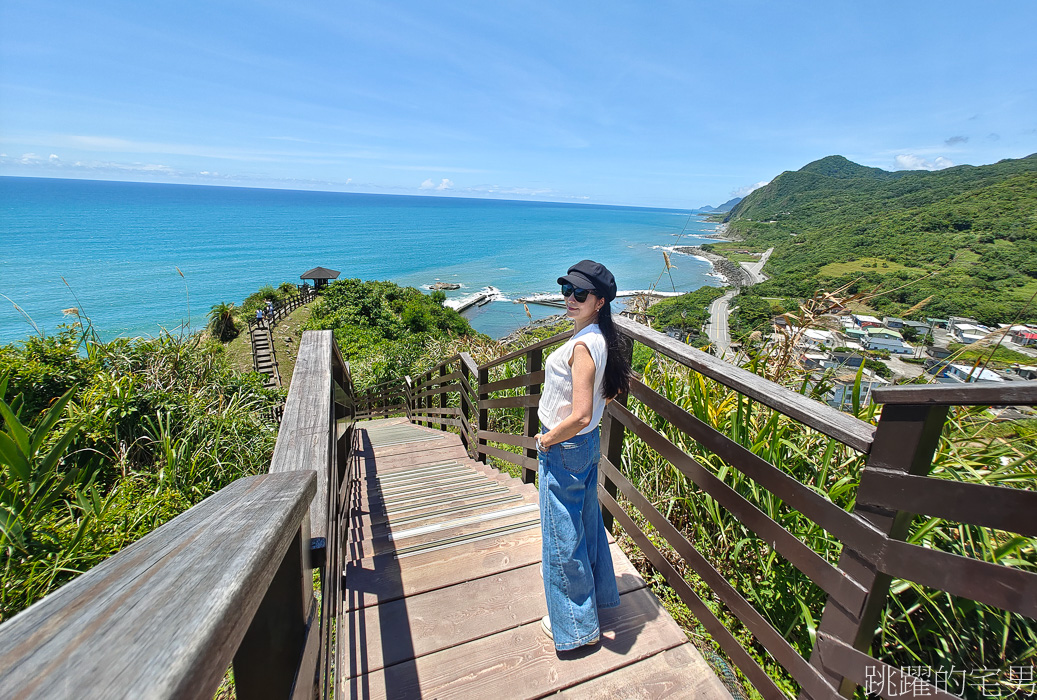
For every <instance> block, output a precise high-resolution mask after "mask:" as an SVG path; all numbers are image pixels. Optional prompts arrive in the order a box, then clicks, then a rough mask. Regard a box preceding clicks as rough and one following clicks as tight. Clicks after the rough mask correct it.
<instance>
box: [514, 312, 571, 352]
mask: <svg viewBox="0 0 1037 700" xmlns="http://www.w3.org/2000/svg"><path fill="white" fill-rule="evenodd" d="M567 318H568V317H567V316H566V315H565V314H555V315H554V316H546V317H544V318H538V319H537V320H535V321H533V322H531V323H528V324H526V325H524V326H522V327H521V328H517V329H515V330H514V331H512V332H511V333H509V334H508V335H506V336H504V337H503V338H501V339H500V340H498V341H497V342H499V343H502V344H503V345H510V344H512V343H516V342H518V341H520V340H523V339H524V336H525V335H526V333H528V332H529V331H531V330H534V329H536V328H543V327H544V326H554V325H556V324H559V323H561V322H563V321H565V320H566V319H567Z"/></svg>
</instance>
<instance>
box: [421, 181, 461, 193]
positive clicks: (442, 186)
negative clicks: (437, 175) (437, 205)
mask: <svg viewBox="0 0 1037 700" xmlns="http://www.w3.org/2000/svg"><path fill="white" fill-rule="evenodd" d="M453 186H454V183H453V181H452V180H448V179H447V178H445V177H444V178H443V179H442V180H441V181H440V183H439V184H438V185H437V184H436V183H435V182H433V181H432V178H429V179H427V180H425V181H424V182H423V183H421V186H420V187H419V188H418V189H421V190H435V191H439V192H442V191H443V190H449V189H451V188H453Z"/></svg>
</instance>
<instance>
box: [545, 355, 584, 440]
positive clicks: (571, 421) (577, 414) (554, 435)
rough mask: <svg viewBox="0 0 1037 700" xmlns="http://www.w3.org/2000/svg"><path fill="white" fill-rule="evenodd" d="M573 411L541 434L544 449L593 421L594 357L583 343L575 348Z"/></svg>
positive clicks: (573, 359) (573, 357)
mask: <svg viewBox="0 0 1037 700" xmlns="http://www.w3.org/2000/svg"><path fill="white" fill-rule="evenodd" d="M571 364H572V370H573V412H572V413H570V414H569V415H568V416H567V417H566V418H565V419H564V420H562V422H561V423H559V424H558V425H556V426H555V427H554V428H553V429H551V430H549V431H547V432H546V433H544V434H543V435H541V436H540V446H541V447H543V448H544V449H546V448H548V447H550V446H551V445H555V444H557V443H559V442H563V441H565V440H568V439H569V438H571V437H573V436H574V435H576V434H577V433H579V432H580V431H581V430H583V429H584V428H586V427H587V426H588V425H590V423H591V415H592V414H593V412H594V358H592V357H591V353H590V350H588V349H587V346H586V345H584V344H583V343H577V344H576V346H575V347H574V348H573V356H572V363H571Z"/></svg>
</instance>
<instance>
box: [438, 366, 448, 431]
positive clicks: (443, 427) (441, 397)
mask: <svg viewBox="0 0 1037 700" xmlns="http://www.w3.org/2000/svg"><path fill="white" fill-rule="evenodd" d="M446 374H447V371H446V364H443V365H440V367H439V376H440V377H441V378H440V380H439V388H440V389H442V388H443V380H442V377H445V376H446ZM446 399H447V396H446V392H445V391H444V392H443V393H441V394H440V395H439V407H440V408H446V407H447V400H446ZM441 417H443V418H445V417H446V416H445V415H444V416H441ZM439 429H440V430H446V423H440V424H439Z"/></svg>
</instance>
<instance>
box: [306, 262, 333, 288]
mask: <svg viewBox="0 0 1037 700" xmlns="http://www.w3.org/2000/svg"><path fill="white" fill-rule="evenodd" d="M340 274H342V273H340V272H339V271H338V270H329V269H328V268H326V267H315V268H313V269H312V270H307V271H306V272H304V273H302V274H301V275H299V279H303V280H313V288H314V289H320V288H321V287H326V286H328V280H337V279H338V276H339V275H340Z"/></svg>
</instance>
